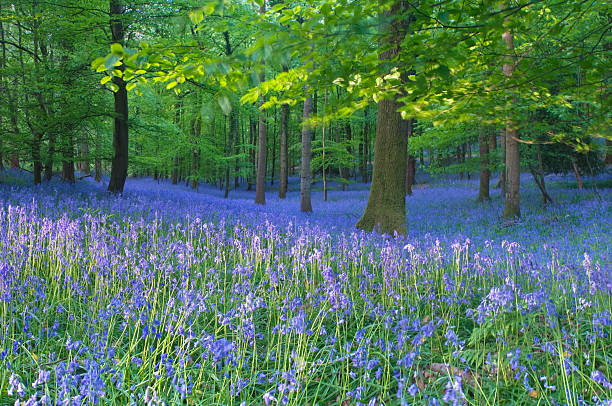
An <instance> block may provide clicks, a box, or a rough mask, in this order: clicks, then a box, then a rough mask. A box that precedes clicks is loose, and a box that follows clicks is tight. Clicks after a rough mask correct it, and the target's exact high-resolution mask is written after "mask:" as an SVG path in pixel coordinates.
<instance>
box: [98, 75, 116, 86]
mask: <svg viewBox="0 0 612 406" xmlns="http://www.w3.org/2000/svg"><path fill="white" fill-rule="evenodd" d="M112 78H113V77H112V76H104V77H103V78H102V79H101V80H100V84H102V85H104V84H106V83H108V82H110V81H111V79H112Z"/></svg>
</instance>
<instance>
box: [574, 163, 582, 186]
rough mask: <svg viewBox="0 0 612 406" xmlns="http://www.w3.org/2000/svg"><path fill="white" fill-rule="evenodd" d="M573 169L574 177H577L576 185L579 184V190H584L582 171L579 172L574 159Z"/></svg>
mask: <svg viewBox="0 0 612 406" xmlns="http://www.w3.org/2000/svg"><path fill="white" fill-rule="evenodd" d="M572 168H573V169H574V175H575V176H576V183H577V184H578V190H582V179H581V178H580V171H579V170H578V165H576V161H574V160H573V159H572Z"/></svg>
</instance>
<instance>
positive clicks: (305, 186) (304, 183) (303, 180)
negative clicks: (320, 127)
mask: <svg viewBox="0 0 612 406" xmlns="http://www.w3.org/2000/svg"><path fill="white" fill-rule="evenodd" d="M311 114H312V96H310V95H308V96H306V100H304V112H303V121H302V162H301V164H300V210H301V211H303V212H311V211H312V202H311V201H310V181H311V174H310V154H311V142H312V130H311V128H310V124H309V123H308V120H309V119H310V115H311Z"/></svg>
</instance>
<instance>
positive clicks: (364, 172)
mask: <svg viewBox="0 0 612 406" xmlns="http://www.w3.org/2000/svg"><path fill="white" fill-rule="evenodd" d="M363 116H364V122H363V157H362V161H361V180H362V182H363V183H368V149H369V146H368V142H369V141H368V134H369V132H370V120H369V115H368V106H366V107H365V109H364V110H363Z"/></svg>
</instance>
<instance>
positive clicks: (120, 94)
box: [108, 0, 129, 193]
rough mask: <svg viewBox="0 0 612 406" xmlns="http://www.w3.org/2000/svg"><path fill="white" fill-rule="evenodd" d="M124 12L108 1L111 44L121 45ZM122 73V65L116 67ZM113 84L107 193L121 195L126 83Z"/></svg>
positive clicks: (114, 1)
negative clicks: (113, 105)
mask: <svg viewBox="0 0 612 406" xmlns="http://www.w3.org/2000/svg"><path fill="white" fill-rule="evenodd" d="M124 12H125V7H124V6H123V5H122V4H121V3H120V2H119V1H118V0H110V16H111V23H110V28H111V33H112V42H118V43H121V44H123V40H124V37H125V30H124V27H123V23H122V21H121V16H122V15H123V14H124ZM118 69H119V70H120V71H122V72H123V70H124V69H125V68H124V65H121V66H119V67H118ZM113 83H114V84H115V85H117V87H118V90H117V91H116V92H115V93H114V98H115V118H114V126H113V148H114V150H115V156H114V157H113V161H112V166H111V174H110V181H109V183H108V191H109V192H112V193H123V187H124V185H125V180H126V179H127V170H128V159H129V158H128V96H127V89H126V86H127V83H126V82H125V81H124V80H123V79H122V78H120V77H118V76H114V77H113Z"/></svg>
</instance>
